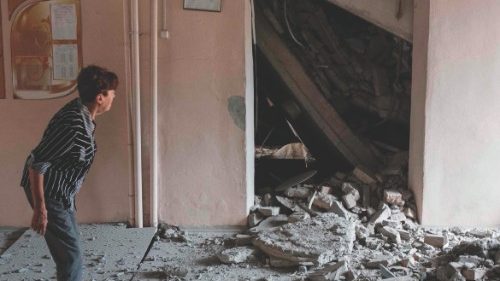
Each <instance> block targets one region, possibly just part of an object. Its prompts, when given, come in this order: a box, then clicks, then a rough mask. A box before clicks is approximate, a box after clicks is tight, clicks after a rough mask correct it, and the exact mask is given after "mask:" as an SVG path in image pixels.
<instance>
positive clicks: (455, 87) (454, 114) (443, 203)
mask: <svg viewBox="0 0 500 281" xmlns="http://www.w3.org/2000/svg"><path fill="white" fill-rule="evenodd" d="M429 2H430V9H429V37H428V40H429V43H428V60H427V69H426V70H427V73H426V79H427V83H426V98H425V113H424V114H425V119H426V122H425V147H424V151H423V156H424V161H423V162H424V169H423V175H422V176H423V204H422V217H421V220H422V223H423V224H425V225H477V226H498V225H500V204H498V198H499V197H500V189H499V188H498V185H499V183H500V173H499V172H498V163H499V162H500V111H499V110H498V109H499V108H500V95H499V94H498V93H499V92H500V80H499V79H498V77H499V75H500V52H499V47H498V46H500V37H499V36H495V35H496V34H500V19H499V17H498V13H497V11H499V10H500V2H499V1H496V0H484V1H481V2H480V3H478V2H475V1H467V0H442V1H429ZM415 61H417V59H416V60H415Z"/></svg>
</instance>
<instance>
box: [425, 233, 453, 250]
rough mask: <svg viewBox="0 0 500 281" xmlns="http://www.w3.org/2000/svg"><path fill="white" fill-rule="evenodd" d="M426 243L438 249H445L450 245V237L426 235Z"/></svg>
mask: <svg viewBox="0 0 500 281" xmlns="http://www.w3.org/2000/svg"><path fill="white" fill-rule="evenodd" d="M424 243H425V244H428V245H431V246H434V247H436V248H443V247H445V246H447V245H448V236H446V235H436V234H425V235H424Z"/></svg>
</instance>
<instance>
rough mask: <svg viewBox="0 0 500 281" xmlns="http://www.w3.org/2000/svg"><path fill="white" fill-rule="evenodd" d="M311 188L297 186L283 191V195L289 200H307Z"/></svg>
mask: <svg viewBox="0 0 500 281" xmlns="http://www.w3.org/2000/svg"><path fill="white" fill-rule="evenodd" d="M312 188H313V186H309V185H298V186H293V187H289V188H287V189H286V190H285V192H284V195H285V196H287V197H291V198H308V197H309V195H310V194H311V190H312Z"/></svg>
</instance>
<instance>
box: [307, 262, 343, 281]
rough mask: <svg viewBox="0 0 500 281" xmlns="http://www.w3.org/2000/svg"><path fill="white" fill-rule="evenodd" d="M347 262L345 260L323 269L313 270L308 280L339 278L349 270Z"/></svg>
mask: <svg viewBox="0 0 500 281" xmlns="http://www.w3.org/2000/svg"><path fill="white" fill-rule="evenodd" d="M347 270H348V269H347V264H346V262H345V261H339V262H337V263H333V264H329V265H326V266H325V267H323V268H322V269H320V270H318V271H315V272H312V273H310V274H309V275H308V276H307V280H312V281H328V280H339V277H340V276H341V275H343V274H344V273H346V272H347Z"/></svg>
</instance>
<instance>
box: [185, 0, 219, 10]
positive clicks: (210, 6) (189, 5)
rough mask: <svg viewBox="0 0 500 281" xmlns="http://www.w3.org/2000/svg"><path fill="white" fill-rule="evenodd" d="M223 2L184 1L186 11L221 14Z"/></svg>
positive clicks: (217, 0) (214, 0)
mask: <svg viewBox="0 0 500 281" xmlns="http://www.w3.org/2000/svg"><path fill="white" fill-rule="evenodd" d="M221 2H222V0H184V9H187V10H200V11H209V12H220V11H221Z"/></svg>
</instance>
